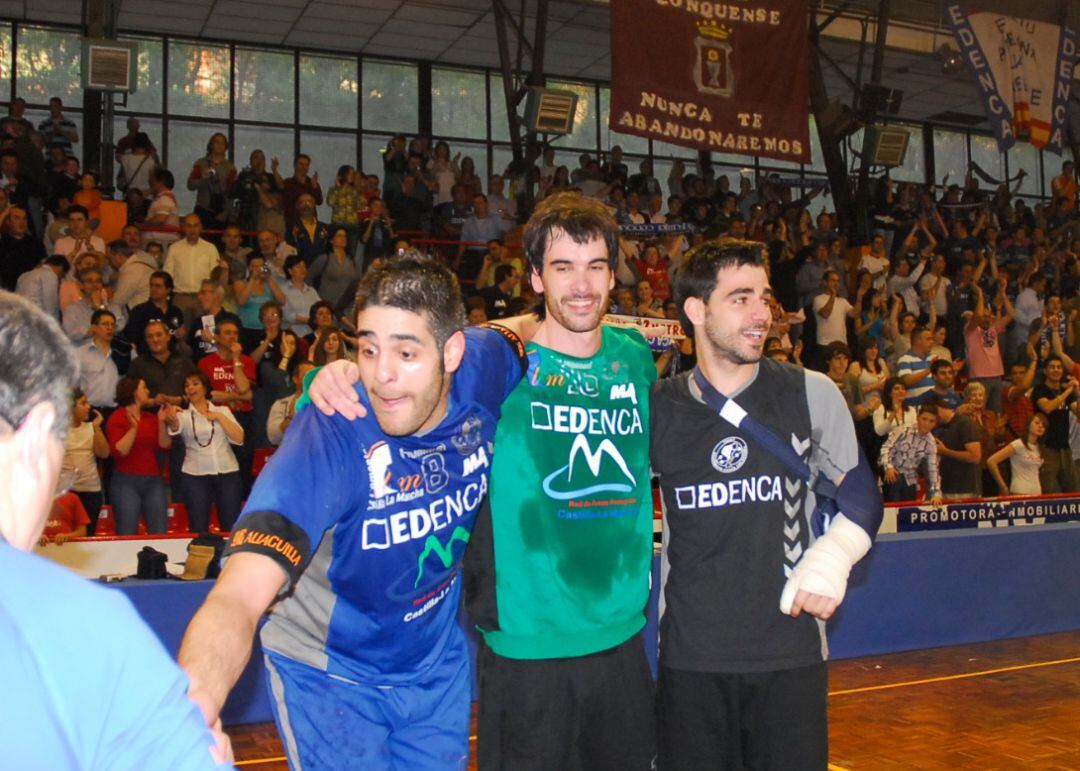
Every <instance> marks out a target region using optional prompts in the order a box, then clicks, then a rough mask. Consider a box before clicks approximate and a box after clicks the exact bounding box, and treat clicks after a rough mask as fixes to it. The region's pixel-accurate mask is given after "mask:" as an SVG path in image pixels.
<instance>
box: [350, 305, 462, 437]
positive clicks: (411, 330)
mask: <svg viewBox="0 0 1080 771" xmlns="http://www.w3.org/2000/svg"><path fill="white" fill-rule="evenodd" d="M357 329H358V330H359V334H358V337H359V356H358V360H357V365H358V367H359V369H360V382H361V383H363V384H364V388H365V389H366V390H367V393H368V398H369V399H370V400H371V406H372V408H373V409H374V410H375V418H376V420H378V421H379V426H380V427H381V428H382V430H383V431H385V432H386V433H387V434H389V435H391V436H405V435H407V434H415V433H417V432H420V431H427V430H430V429H432V428H434V427H435V426H437V425H438V424H439V422H440V421H441V420H442V419H443V417H444V416H445V415H446V402H447V394H448V393H449V391H450V378H451V376H452V373H453V372H454V370H456V369H457V367H458V365H459V364H460V363H461V356H462V354H463V353H464V337H463V335H462V334H461V333H460V332H457V333H455V334H454V335H453V336H451V338H450V340H448V341H447V343H446V345H445V346H444V347H443V348H442V349H441V350H440V348H439V345H438V343H437V341H436V340H435V336H434V334H433V333H432V330H431V325H430V324H429V323H428V319H427V316H426V315H421V314H419V313H413V312H412V311H407V310H403V309H401V308H393V307H389V306H382V305H375V306H371V307H368V308H365V309H364V310H362V311H360V314H359V316H358V318H357Z"/></svg>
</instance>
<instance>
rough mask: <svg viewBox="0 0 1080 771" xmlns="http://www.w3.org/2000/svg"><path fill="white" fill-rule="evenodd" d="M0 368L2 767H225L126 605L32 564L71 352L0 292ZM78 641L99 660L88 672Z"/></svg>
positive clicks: (63, 424)
mask: <svg viewBox="0 0 1080 771" xmlns="http://www.w3.org/2000/svg"><path fill="white" fill-rule="evenodd" d="M0 361H3V362H6V363H12V362H17V363H18V366H4V367H0V489H2V490H3V491H4V495H3V496H2V497H0V584H2V585H3V587H4V591H3V593H2V595H0V682H2V683H3V684H4V690H5V693H6V694H7V695H8V697H9V698H5V699H3V700H0V725H2V726H3V727H4V747H3V753H4V765H5V767H8V768H50V769H52V768H56V769H60V768H84V767H92V766H95V767H100V768H116V769H122V768H130V769H135V768H170V769H178V770H179V771H202V770H203V769H212V768H217V767H218V765H219V762H220V763H224V762H225V761H226V760H227V759H230V756H231V753H230V752H229V750H228V739H227V738H226V737H225V735H224V734H221V733H219V734H218V738H219V739H220V742H221V744H220V745H219V746H217V747H215V738H214V737H213V736H211V734H210V733H209V732H208V731H207V730H206V727H205V726H204V725H203V724H202V721H200V720H199V712H198V709H197V708H196V706H195V705H194V704H192V703H191V702H190V701H188V699H187V697H186V695H185V692H186V690H187V687H188V683H187V679H186V678H185V677H184V676H183V675H182V674H181V672H180V671H179V670H178V669H177V667H176V665H175V664H174V663H173V661H172V659H171V657H170V656H169V655H168V654H167V653H166V652H165V649H164V648H163V647H162V645H161V643H160V641H159V640H158V639H157V637H156V636H155V635H154V634H153V633H152V632H151V631H150V630H149V629H148V628H147V627H146V625H145V624H144V622H143V621H142V619H140V618H139V616H138V614H137V613H136V612H135V610H134V609H133V608H132V607H131V605H130V603H129V602H128V601H127V600H126V599H124V598H123V597H122V596H121V595H119V594H117V593H116V592H115V591H114V590H111V589H106V588H103V587H101V586H98V585H96V584H94V583H91V582H89V581H85V580H83V579H81V578H79V577H77V576H75V575H73V574H72V573H71V572H70V571H68V570H66V569H64V568H60V567H58V566H57V565H55V564H53V563H52V562H50V561H48V560H45V559H42V558H40V557H37V556H34V555H32V554H30V553H29V552H30V551H31V550H32V549H33V548H34V546H35V545H36V544H37V543H38V538H39V536H40V535H41V532H42V527H43V526H44V524H45V520H46V518H47V517H48V514H49V511H50V507H51V504H52V501H53V497H54V495H55V492H56V488H57V481H58V478H59V475H60V467H61V461H62V459H63V456H64V439H65V435H66V434H67V431H68V427H69V425H70V410H71V401H72V400H71V393H72V390H73V388H74V387H75V384H76V370H77V367H78V365H77V363H76V360H75V354H74V351H73V350H72V346H71V343H69V342H68V341H67V340H66V339H65V337H64V335H63V333H62V332H61V331H60V328H59V327H58V326H57V324H56V322H55V321H50V320H49V319H48V318H47V317H46V316H45V315H44V314H43V313H42V312H41V311H39V310H37V309H35V308H34V307H33V306H32V305H30V303H28V302H26V301H25V300H22V299H20V298H18V297H16V296H15V295H12V294H9V293H7V292H0ZM72 641H78V643H79V645H80V646H87V647H86V650H90V651H93V652H94V662H93V665H92V666H88V665H87V662H86V657H85V656H79V655H73V654H72ZM80 650H82V648H81V647H80ZM15 695H17V696H18V698H14V696H15ZM218 725H219V726H220V724H218ZM230 767H231V764H230Z"/></svg>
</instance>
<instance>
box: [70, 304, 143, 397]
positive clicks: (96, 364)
mask: <svg viewBox="0 0 1080 771" xmlns="http://www.w3.org/2000/svg"><path fill="white" fill-rule="evenodd" d="M75 353H76V355H77V356H78V359H79V388H81V389H82V391H83V393H84V394H86V398H87V399H89V400H90V404H91V405H92V406H93V407H94V409H96V410H98V411H99V412H100V413H101V414H102V415H103V416H104V417H105V418H106V419H108V417H109V414H110V413H111V412H112V411H113V409H114V408H115V407H116V384H117V383H119V382H120V378H121V377H123V376H124V375H125V374H127V371H128V366H129V365H130V364H131V346H130V345H128V344H127V343H125V342H123V341H121V340H118V339H116V316H114V315H113V313H112V311H110V310H106V309H101V310H96V311H94V314H93V315H92V316H91V317H90V339H89V340H87V341H86V342H85V343H84V344H83V345H80V346H79V347H78V348H77V349H76V351H75Z"/></svg>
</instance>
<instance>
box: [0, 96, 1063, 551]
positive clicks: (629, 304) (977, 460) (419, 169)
mask: <svg viewBox="0 0 1080 771" xmlns="http://www.w3.org/2000/svg"><path fill="white" fill-rule="evenodd" d="M24 109H25V104H23V103H22V102H21V100H18V99H16V100H15V101H14V102H12V103H11V106H10V108H9V115H8V116H7V117H6V118H3V119H0V232H2V236H0V281H2V285H3V287H4V288H5V289H8V290H11V291H16V292H18V293H19V294H21V295H23V296H25V297H27V298H28V299H30V300H32V301H33V302H35V303H36V304H38V305H39V306H40V307H42V308H43V309H44V310H45V311H46V312H47V313H49V314H51V315H53V316H54V317H55V318H57V319H58V320H59V321H60V322H61V323H62V325H63V328H64V330H65V332H66V333H67V334H68V336H69V337H70V338H71V339H72V341H73V342H74V343H75V344H76V345H77V347H78V355H79V359H80V362H81V365H82V377H81V390H80V392H79V393H78V394H77V396H76V402H75V406H76V409H75V411H74V413H73V414H74V418H73V421H75V422H74V424H73V425H74V430H72V431H71V432H70V436H69V440H68V445H69V457H68V459H67V461H66V464H67V467H66V472H65V480H64V484H65V487H66V488H68V489H70V490H71V491H72V492H73V494H74V496H75V501H76V502H77V503H78V504H80V506H81V508H82V509H84V510H85V511H86V512H87V513H88V514H89V517H88V518H87V519H88V521H87V522H86V523H85V524H83V523H81V519H82V518H81V517H79V516H78V515H77V507H76V506H74V505H73V502H72V500H71V498H64V503H63V504H60V503H58V506H60V507H61V508H58V510H57V521H58V522H66V521H71V522H74V523H76V524H74V525H72V528H71V530H75V529H77V528H78V527H86V529H87V532H89V533H91V534H92V533H93V531H94V522H95V519H96V513H97V511H98V510H99V509H100V507H101V504H102V502H103V501H107V502H109V503H110V504H111V505H112V506H113V508H114V511H115V513H116V524H117V531H118V532H120V533H132V532H135V530H136V528H137V526H138V520H139V518H140V517H142V518H143V519H144V521H145V522H146V525H147V527H148V529H149V530H150V531H151V532H161V531H163V530H164V529H165V524H166V519H165V517H166V514H165V510H166V506H167V501H168V500H169V498H170V497H171V499H172V500H174V501H182V502H184V503H186V505H187V508H188V511H189V516H190V518H191V523H192V526H193V527H196V528H198V529H204V528H205V527H206V526H207V525H208V524H209V518H210V511H211V508H212V507H216V510H217V515H218V520H219V523H220V525H221V526H222V527H224V528H228V527H229V526H230V525H231V523H232V522H233V521H234V519H235V517H236V515H237V513H238V511H239V505H240V501H241V500H242V499H243V496H244V494H245V493H246V490H247V489H249V487H250V484H251V469H252V462H253V458H254V456H255V455H256V452H257V451H259V450H267V449H269V448H272V447H273V446H274V445H276V444H277V443H279V442H280V441H281V436H282V433H283V431H284V430H285V428H286V427H287V426H288V423H289V421H290V420H291V419H292V416H293V413H294V411H295V404H296V399H297V398H298V396H299V394H300V391H301V383H302V377H303V375H304V374H305V373H306V372H307V370H308V369H309V368H310V367H311V366H318V365H322V364H325V363H327V362H330V361H334V360H336V359H339V358H346V357H350V356H352V355H353V350H354V346H355V342H356V339H355V332H356V330H355V328H354V327H353V324H352V322H351V318H352V316H353V304H354V296H355V288H356V285H357V283H358V281H359V279H360V277H361V275H362V274H363V272H364V271H365V270H367V269H368V268H370V267H371V266H372V265H373V264H377V263H378V262H379V261H380V260H383V259H385V258H387V257H388V256H389V255H391V254H393V253H395V252H396V251H397V250H399V249H403V248H406V247H409V246H410V245H417V246H419V247H420V248H421V249H423V250H425V251H431V252H434V253H436V254H438V255H440V256H441V257H442V258H443V259H445V260H446V261H447V262H448V263H449V264H451V265H452V266H454V267H455V269H456V270H457V272H458V275H459V277H460V279H461V281H462V284H463V286H464V287H465V288H466V289H467V295H468V299H467V308H466V310H467V313H468V319H469V323H483V322H485V321H487V320H491V319H496V318H500V317H503V316H507V315H512V314H515V313H519V312H521V311H523V310H524V309H526V308H527V307H529V303H530V301H531V299H532V291H531V287H530V282H529V281H528V280H527V276H526V275H525V269H524V265H525V263H524V260H523V259H522V256H521V252H520V248H519V247H517V246H516V243H517V232H516V228H518V227H519V225H520V223H522V222H523V221H524V219H525V218H526V217H527V216H528V213H529V206H530V204H531V203H532V202H533V201H536V200H540V199H542V198H543V197H544V196H546V195H548V194H550V193H553V192H557V191H564V190H577V191H579V192H580V193H581V194H583V195H586V196H591V197H594V198H597V199H599V200H601V201H603V202H604V203H605V204H606V205H607V206H609V207H610V208H611V210H612V212H613V213H614V215H615V217H616V218H617V219H618V221H619V222H620V223H621V224H622V225H624V226H626V227H625V228H624V230H625V233H624V236H623V237H622V238H621V239H620V243H619V258H618V264H617V268H616V279H617V282H618V286H617V288H616V290H615V291H614V292H613V293H612V298H611V302H612V308H611V311H612V313H615V314H620V315H623V316H632V317H643V318H655V319H670V320H676V319H678V316H679V313H678V308H677V307H676V306H675V303H674V301H673V299H672V296H671V284H672V279H673V277H674V275H675V274H676V273H677V272H678V270H679V268H680V265H681V263H682V260H683V258H684V255H685V254H686V253H687V251H688V250H690V249H692V248H693V247H694V246H695V245H697V244H699V243H701V242H702V241H705V240H708V239H712V238H717V237H731V238H738V239H746V240H751V241H757V242H759V243H760V244H761V245H762V248H763V249H766V250H767V252H768V255H769V262H770V271H771V278H772V285H773V291H774V296H773V299H772V303H773V323H772V327H771V328H770V330H769V333H768V338H767V340H766V355H768V356H771V357H776V358H781V359H784V360H787V361H790V362H792V363H795V364H798V365H800V366H807V367H813V368H816V369H819V370H820V371H822V372H824V373H826V374H827V375H828V376H829V377H830V378H832V379H833V381H834V382H835V383H836V385H837V387H838V388H839V389H840V390H841V391H842V393H843V394H844V397H845V399H846V400H847V402H848V404H849V406H850V409H851V412H852V415H853V417H854V419H855V421H856V424H857V427H858V431H859V436H860V441H861V442H862V444H863V447H864V449H865V450H866V452H867V455H868V456H869V457H870V458H872V459H873V460H874V462H875V463H876V465H877V467H878V470H879V472H880V475H881V478H882V483H883V489H884V491H885V494H886V497H887V498H888V499H890V500H911V499H914V498H916V497H918V496H920V495H925V496H926V498H927V499H928V500H932V501H935V502H936V501H940V500H942V499H949V498H968V497H980V496H992V495H998V494H1002V495H1004V494H1023V495H1031V494H1040V493H1054V492H1075V491H1077V490H1078V489H1080V474H1078V472H1077V466H1076V461H1075V460H1074V458H1080V431H1078V429H1077V422H1076V414H1077V411H1078V410H1080V401H1078V400H1077V395H1078V394H1080V364H1078V363H1077V362H1080V348H1078V343H1080V328H1078V327H1080V300H1078V297H1077V289H1078V285H1080V272H1078V262H1077V255H1076V253H1075V252H1074V251H1073V243H1074V239H1075V238H1076V236H1077V235H1078V234H1080V224H1078V220H1077V200H1076V199H1077V183H1076V175H1075V170H1074V168H1073V164H1072V163H1071V162H1066V163H1064V164H1063V166H1062V169H1061V174H1060V175H1059V176H1057V177H1056V178H1055V179H1054V181H1053V193H1054V195H1053V198H1052V200H1050V201H1048V202H1039V203H1037V204H1036V205H1034V206H1032V205H1029V203H1028V201H1026V200H1025V199H1023V198H1021V197H1018V196H1016V195H1015V194H1014V193H1013V191H1010V190H1009V189H1008V187H1007V185H1005V184H1002V185H999V186H998V187H997V188H996V189H991V190H987V189H983V188H981V187H980V186H979V184H978V180H977V178H976V177H975V176H974V175H973V174H972V175H969V176H968V177H967V179H966V180H965V181H964V184H962V185H957V184H952V185H949V184H947V179H946V180H945V181H944V182H943V184H942V185H940V186H933V185H917V184H910V183H897V182H895V181H893V180H891V179H890V178H889V177H888V176H884V177H881V178H879V179H877V180H876V181H875V182H874V185H875V188H876V190H875V192H874V194H873V196H872V200H873V203H872V206H871V211H870V212H869V213H870V217H871V221H872V222H873V223H874V229H873V232H872V233H871V234H870V237H869V238H867V239H859V238H856V237H852V236H851V235H849V234H846V233H842V232H840V230H839V229H838V221H837V217H836V216H835V213H832V212H829V211H827V210H826V208H825V207H824V206H821V205H820V204H815V199H816V197H817V194H818V193H819V192H820V190H814V191H812V192H810V193H808V194H807V195H805V196H803V197H798V196H797V195H796V193H795V192H794V188H793V187H791V186H789V185H788V184H786V183H785V181H784V180H781V179H779V178H777V177H776V176H775V175H773V176H767V177H762V178H758V179H754V178H752V177H751V176H748V175H747V174H745V173H741V174H740V173H738V172H736V171H731V172H728V173H723V172H719V171H716V170H715V169H714V168H712V167H710V166H708V165H702V166H699V167H697V168H695V169H694V170H693V171H691V170H690V168H688V166H687V164H686V163H684V162H683V161H679V160H676V161H675V162H674V163H673V165H672V168H671V172H670V174H669V175H668V176H667V178H666V179H665V180H662V181H661V180H658V179H657V178H656V177H655V176H654V175H653V168H652V165H651V162H650V161H649V160H647V159H646V160H642V161H640V162H638V163H636V169H635V170H634V173H631V169H630V168H629V167H628V164H627V163H626V162H624V159H623V157H622V152H621V150H620V149H619V148H618V147H614V148H613V149H612V151H611V152H610V154H608V155H607V157H605V158H594V157H592V156H590V155H588V154H583V155H582V156H581V157H580V159H579V165H578V167H577V168H575V169H573V170H571V169H568V168H567V167H566V166H557V165H556V164H555V154H554V150H553V149H552V148H545V149H544V151H543V154H542V157H541V158H539V159H538V160H537V163H536V164H535V165H533V166H532V167H531V168H524V167H521V166H517V167H515V166H511V168H510V169H507V170H506V172H505V173H504V174H495V175H492V176H491V177H490V178H489V179H487V180H483V179H481V178H479V177H478V176H477V174H476V171H475V164H474V163H473V160H472V159H471V158H468V157H464V158H463V157H461V154H460V153H454V152H453V150H452V148H451V147H450V146H449V145H448V144H447V143H446V142H437V143H434V145H433V144H432V142H431V141H430V139H429V138H427V137H423V136H421V137H415V138H412V139H411V140H410V139H408V138H407V137H405V136H404V135H398V136H395V137H393V138H392V139H391V141H390V142H389V143H388V145H387V147H386V148H385V151H384V153H383V168H382V169H368V170H367V173H365V172H364V171H361V170H358V169H355V168H353V167H352V166H350V165H347V164H343V165H341V166H340V168H339V169H338V172H337V174H336V176H335V178H334V179H333V180H332V184H331V186H330V187H329V189H328V190H326V191H325V193H324V190H323V187H322V183H321V182H320V180H319V177H318V174H317V173H310V170H311V159H310V158H309V157H308V156H307V155H304V154H300V155H298V156H296V157H295V158H294V159H292V161H293V169H292V174H291V175H290V176H289V177H283V176H282V173H281V164H280V162H279V160H278V159H277V158H272V159H271V160H270V163H269V169H268V168H267V166H268V164H267V159H266V155H265V154H264V153H263V151H261V150H255V151H254V152H252V153H251V155H250V157H249V158H248V165H247V166H245V167H243V168H241V169H237V166H236V165H235V164H234V162H233V160H231V159H230V157H229V147H228V141H227V138H226V137H225V135H223V134H220V133H215V134H213V135H212V136H211V137H210V138H209V140H208V142H207V145H206V154H205V155H204V156H203V157H201V158H198V159H195V160H194V161H193V162H192V165H191V167H190V170H189V171H188V173H187V176H186V185H187V187H188V189H189V190H191V191H193V192H194V193H195V205H194V209H193V211H191V212H189V213H183V214H182V213H181V212H180V210H179V207H178V205H177V201H176V197H175V195H174V194H173V189H174V188H175V184H176V177H175V176H174V174H173V172H172V171H170V170H169V169H166V168H164V167H163V166H162V165H161V163H160V160H159V158H158V155H157V151H156V149H155V148H154V145H153V143H152V142H151V141H150V139H149V138H148V137H147V136H146V134H145V133H143V132H142V131H141V130H140V127H139V123H138V121H137V120H136V119H135V118H131V119H130V120H129V121H128V133H127V134H126V135H125V136H124V137H123V138H121V139H120V141H119V142H118V143H117V147H116V161H117V164H118V168H119V176H118V178H117V179H116V181H115V187H114V188H112V189H113V191H114V192H113V193H112V197H113V198H114V199H123V200H124V201H126V203H127V223H126V225H125V226H124V227H123V229H122V230H121V231H120V234H119V237H117V238H114V239H112V240H110V241H109V242H107V243H106V241H105V240H104V239H103V238H102V237H101V236H100V235H99V234H98V232H97V231H98V229H99V227H100V217H101V214H100V212H101V209H102V206H103V202H104V201H105V200H107V197H103V196H106V193H107V191H104V192H103V191H102V190H101V189H100V188H101V185H99V180H98V177H97V175H96V174H95V173H92V172H87V173H81V170H80V168H79V162H78V159H77V158H76V157H75V155H74V147H75V144H76V143H77V142H78V135H77V132H76V131H75V129H74V125H73V124H72V123H71V121H69V120H67V119H66V118H64V116H63V112H62V104H61V103H60V100H58V99H57V100H53V102H52V106H51V111H50V117H49V119H48V120H46V121H44V122H42V124H41V125H39V126H38V127H36V128H35V127H34V126H33V125H32V124H31V123H30V122H29V121H27V120H26V119H25V118H23V117H22V113H23V110H24ZM326 160H331V161H332V160H333V159H320V161H323V162H325V161H326ZM106 187H112V186H106ZM323 205H325V206H327V207H328V209H329V212H330V216H329V221H326V222H324V221H322V220H321V219H320V218H319V207H320V206H323ZM656 356H657V367H658V370H660V371H661V372H662V373H663V374H664V375H670V374H674V373H677V372H681V371H685V370H686V369H687V368H690V367H692V366H694V363H695V356H694V350H693V345H692V342H691V341H690V340H689V339H677V340H675V341H674V343H673V344H672V346H671V347H670V348H669V349H667V350H665V351H658V352H657V354H656ZM101 471H103V472H104V478H102V476H101V473H100V472H101ZM163 476H167V478H168V480H169V485H168V487H166V484H165V483H164V482H163ZM58 500H59V499H58ZM61 509H63V510H62V511H61ZM65 512H67V513H65ZM71 512H74V513H71ZM54 529H55V528H54ZM59 529H60V530H64V528H63V527H61V528H59ZM65 532H67V531H65ZM68 537H70V536H68Z"/></svg>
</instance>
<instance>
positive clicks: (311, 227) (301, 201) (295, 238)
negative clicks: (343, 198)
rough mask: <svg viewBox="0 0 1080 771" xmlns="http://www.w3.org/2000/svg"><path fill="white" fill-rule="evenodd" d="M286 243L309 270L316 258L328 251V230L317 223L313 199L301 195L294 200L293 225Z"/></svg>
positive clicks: (308, 195) (303, 194) (309, 194)
mask: <svg viewBox="0 0 1080 771" xmlns="http://www.w3.org/2000/svg"><path fill="white" fill-rule="evenodd" d="M288 242H289V243H290V244H291V245H292V246H293V248H295V249H296V253H297V254H298V255H300V257H301V259H303V261H304V264H305V265H307V266H308V267H309V268H310V267H311V263H313V262H315V258H316V257H320V256H322V255H324V254H326V253H327V252H328V251H329V250H330V228H328V227H327V226H326V224H325V223H322V222H319V218H318V216H317V213H316V211H315V197H314V196H313V195H311V193H301V194H300V195H299V196H297V198H296V214H295V218H294V223H293V226H292V227H291V228H289V238H288Z"/></svg>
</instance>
